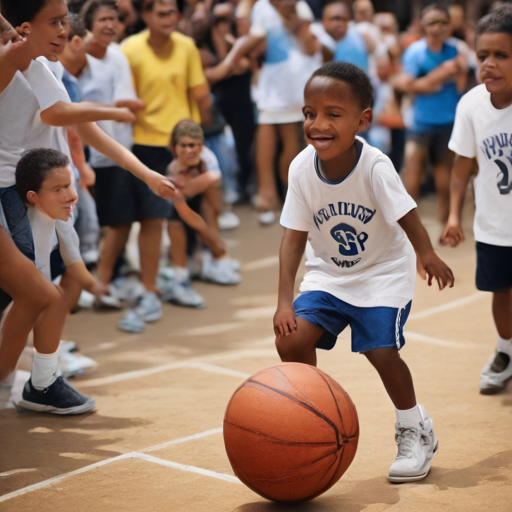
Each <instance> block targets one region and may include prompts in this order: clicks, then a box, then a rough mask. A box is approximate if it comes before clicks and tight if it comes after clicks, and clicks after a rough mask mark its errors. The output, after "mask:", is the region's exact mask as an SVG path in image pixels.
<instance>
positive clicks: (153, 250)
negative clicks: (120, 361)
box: [122, 0, 211, 332]
mask: <svg viewBox="0 0 512 512" xmlns="http://www.w3.org/2000/svg"><path fill="white" fill-rule="evenodd" d="M179 16H180V15H179V12H178V7H177V4H176V1H175V0H144V1H143V2H142V6H141V17H142V19H143V21H144V23H145V24H146V25H147V29H146V30H144V31H143V32H140V33H139V34H136V35H133V36H131V37H129V38H127V39H126V40H125V41H124V43H123V46H122V50H123V52H124V54H125V55H126V57H127V58H128V61H129V63H130V68H131V72H132V76H133V82H134V86H135V91H136V93H137V96H138V97H139V98H140V99H141V100H142V101H143V102H144V109H143V110H141V111H139V112H138V113H137V121H136V122H135V124H134V128H133V140H134V146H133V153H134V154H135V155H136V156H137V157H138V158H139V159H140V160H141V161H142V162H143V163H145V164H146V165H149V166H150V168H151V169H154V170H155V171H157V172H159V173H161V174H165V171H166V168H167V166H168V165H169V163H170V162H171V160H172V154H171V152H170V151H169V149H168V146H169V141H170V137H171V132H172V130H173V128H174V126H175V125H176V124H177V123H178V122H179V121H181V120H182V119H193V120H194V121H196V122H198V123H202V124H208V122H209V115H210V107H211V99H210V88H209V86H208V82H207V81H206V78H205V76H204V73H203V66H202V63H201V57H200V55H199V51H198V50H197V48H196V45H195V43H194V40H193V39H191V38H190V37H186V36H184V35H182V34H180V33H178V32H175V28H176V25H177V23H178V20H179ZM148 198H149V196H148ZM149 199H150V201H151V203H152V204H153V206H154V212H155V215H154V217H158V218H155V219H154V221H155V222H154V223H151V224H154V226H153V228H152V229H148V230H147V233H144V234H143V233H142V232H141V235H144V236H145V244H144V245H145V249H146V250H144V251H142V250H141V254H140V257H141V264H142V263H144V265H145V268H146V269H148V268H150V269H152V271H153V274H154V277H155V281H156V276H157V273H158V264H159V260H160V244H161V237H162V219H163V218H167V217H169V216H170V213H171V211H170V209H171V207H170V205H169V203H166V204H163V203H162V204H160V203H161V202H160V200H159V198H156V197H151V198H149ZM152 217H153V216H152ZM145 225H146V226H148V223H147V222H146V223H145ZM146 274H147V272H146ZM123 320H125V321H124V324H126V325H125V327H124V328H125V329H126V330H133V331H135V332H140V330H141V328H143V327H142V326H141V325H138V323H141V322H142V321H143V320H144V318H142V319H141V318H140V315H139V317H138V318H137V317H135V316H134V315H133V314H131V315H128V318H125V319H123ZM130 327H133V329H130Z"/></svg>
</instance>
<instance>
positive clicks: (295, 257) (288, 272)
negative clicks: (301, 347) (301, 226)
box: [274, 229, 308, 336]
mask: <svg viewBox="0 0 512 512" xmlns="http://www.w3.org/2000/svg"><path fill="white" fill-rule="evenodd" d="M307 240H308V232H307V231H296V230H294V229H285V230H284V236H283V240H282V242H281V249H280V251H279V293H278V301H277V311H276V314H275V315H274V332H275V334H276V336H282V335H288V334H292V333H294V332H295V331H296V330H297V322H296V320H295V312H294V310H293V291H294V288H295V277H296V276H297V270H298V269H299V265H300V262H301V260H302V256H303V254H304V250H305V249H306V242H307Z"/></svg>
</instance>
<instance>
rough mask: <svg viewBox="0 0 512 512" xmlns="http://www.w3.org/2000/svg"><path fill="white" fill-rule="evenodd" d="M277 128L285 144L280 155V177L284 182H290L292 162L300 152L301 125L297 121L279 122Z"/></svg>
mask: <svg viewBox="0 0 512 512" xmlns="http://www.w3.org/2000/svg"><path fill="white" fill-rule="evenodd" d="M277 130H278V133H279V137H280V139H281V143H282V145H283V149H282V151H281V154H280V155H279V177H280V178H281V181H282V182H283V184H288V170H289V168H290V164H291V163H292V160H293V159H294V158H295V157H296V156H297V155H298V154H299V152H300V140H299V127H298V124H297V123H288V124H278V125H277Z"/></svg>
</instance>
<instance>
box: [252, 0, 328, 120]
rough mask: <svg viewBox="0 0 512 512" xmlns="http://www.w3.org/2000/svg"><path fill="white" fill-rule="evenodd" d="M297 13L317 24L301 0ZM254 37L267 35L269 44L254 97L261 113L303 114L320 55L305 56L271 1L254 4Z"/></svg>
mask: <svg viewBox="0 0 512 512" xmlns="http://www.w3.org/2000/svg"><path fill="white" fill-rule="evenodd" d="M296 10H297V15H298V17H299V18H300V19H302V20H305V21H314V16H313V13H312V12H311V9H310V8H309V6H308V5H307V3H306V2H305V1H303V0H299V2H297V6H296ZM251 34H252V35H256V36H265V37H266V43H267V49H266V53H265V61H264V63H263V67H262V68H261V72H260V75H259V78H258V86H257V89H256V94H255V100H256V104H257V107H258V110H260V111H261V110H270V111H287V110H297V111H299V112H300V110H301V109H302V105H303V103H304V86H305V85H306V82H307V81H308V79H309V77H310V76H311V75H312V73H313V72H314V71H315V70H316V69H318V68H319V67H320V66H321V65H322V55H321V53H320V52H318V53H317V54H315V55H313V56H309V55H306V54H305V53H304V51H303V50H302V47H301V45H300V43H299V42H298V41H297V39H296V37H295V36H294V35H293V34H292V33H291V32H290V31H289V30H288V29H286V27H285V26H284V24H283V21H282V19H281V17H280V16H279V14H278V12H277V11H276V9H275V8H274V7H273V6H272V5H271V4H270V2H269V1H268V0H258V1H257V2H256V3H255V4H254V8H253V11H252V15H251Z"/></svg>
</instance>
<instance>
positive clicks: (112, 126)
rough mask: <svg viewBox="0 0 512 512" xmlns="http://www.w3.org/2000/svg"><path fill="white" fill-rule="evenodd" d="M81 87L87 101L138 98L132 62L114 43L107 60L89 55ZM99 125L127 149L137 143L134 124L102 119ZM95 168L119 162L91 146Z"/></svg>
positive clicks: (111, 101) (92, 161)
mask: <svg viewBox="0 0 512 512" xmlns="http://www.w3.org/2000/svg"><path fill="white" fill-rule="evenodd" d="M78 88H79V89H80V94H81V95H82V100H83V101H93V102H96V103H104V104H107V105H114V103H115V102H116V101H119V100H136V99H137V94H136V93H135V89H134V87H133V79H132V74H131V71H130V64H129V62H128V59H127V58H126V55H125V54H124V53H123V52H122V51H121V50H120V49H119V47H118V46H117V45H113V44H111V45H110V46H109V47H108V48H107V53H106V54H105V57H103V59H96V58H94V57H92V56H91V55H87V66H86V67H85V68H84V70H83V71H82V74H81V75H80V76H79V77H78ZM98 126H99V127H100V128H101V129H102V130H103V131H104V132H105V133H107V134H108V135H110V137H112V138H113V139H114V140H115V141H117V142H119V143H120V144H121V145H123V146H124V147H125V148H127V149H130V150H131V148H132V145H133V126H132V125H131V124H129V123H116V122H115V121H99V122H98ZM90 150H91V156H90V160H89V163H90V164H91V166H92V167H112V166H114V165H116V164H115V163H114V162H113V161H112V160H110V158H108V157H106V156H105V155H103V154H101V153H99V152H98V151H96V150H95V149H94V148H90Z"/></svg>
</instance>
